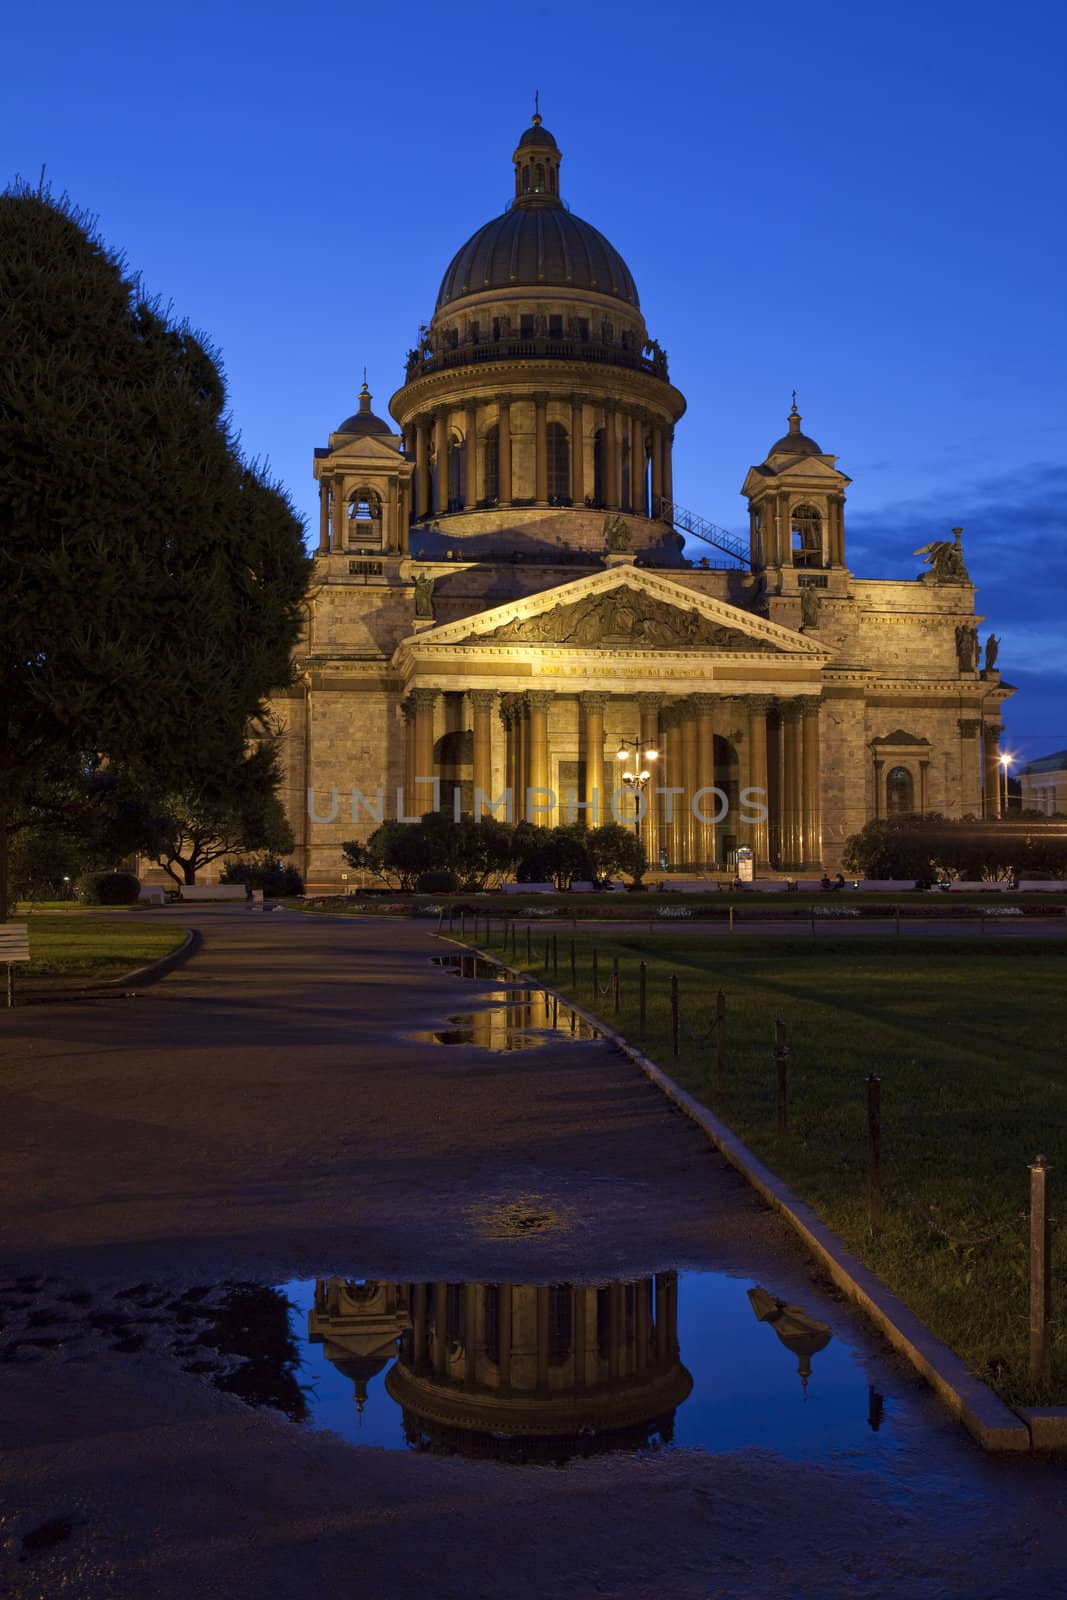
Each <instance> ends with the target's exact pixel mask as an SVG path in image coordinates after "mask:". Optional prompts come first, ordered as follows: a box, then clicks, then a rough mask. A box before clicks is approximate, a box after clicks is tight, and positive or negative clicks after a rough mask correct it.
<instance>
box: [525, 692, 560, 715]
mask: <svg viewBox="0 0 1067 1600" xmlns="http://www.w3.org/2000/svg"><path fill="white" fill-rule="evenodd" d="M555 698H556V692H555V690H554V689H527V691H526V704H527V705H528V706H529V708H530V710H531V711H547V710H548V708H549V706H550V705H551V704H552V702H553V700H554V699H555Z"/></svg>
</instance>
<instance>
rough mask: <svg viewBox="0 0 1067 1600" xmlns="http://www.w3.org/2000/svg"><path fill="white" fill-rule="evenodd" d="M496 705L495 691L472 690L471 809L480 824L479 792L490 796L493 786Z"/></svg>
mask: <svg viewBox="0 0 1067 1600" xmlns="http://www.w3.org/2000/svg"><path fill="white" fill-rule="evenodd" d="M495 704H496V690H495V689H472V690H471V719H472V723H473V727H474V759H473V763H472V770H471V776H472V778H473V793H472V796H471V809H472V811H473V813H474V820H475V822H478V821H479V820H480V819H481V816H482V802H481V801H480V800H479V798H478V792H479V790H480V791H481V793H482V794H484V795H489V794H490V792H491V790H492V786H493V707H494V706H495Z"/></svg>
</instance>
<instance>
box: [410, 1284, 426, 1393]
mask: <svg viewBox="0 0 1067 1600" xmlns="http://www.w3.org/2000/svg"><path fill="white" fill-rule="evenodd" d="M426 1338H427V1328H426V1285H425V1284H424V1283H417V1284H415V1287H414V1291H413V1293H412V1296H411V1365H412V1367H413V1368H414V1369H415V1371H416V1372H421V1371H422V1370H423V1369H424V1368H425V1366H426Z"/></svg>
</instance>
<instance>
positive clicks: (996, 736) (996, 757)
mask: <svg viewBox="0 0 1067 1600" xmlns="http://www.w3.org/2000/svg"><path fill="white" fill-rule="evenodd" d="M984 731H985V740H984V749H983V752H982V757H983V765H984V768H985V806H984V809H983V813H982V814H983V816H986V817H999V816H1000V736H1001V734H1002V733H1003V731H1004V730H1003V728H1002V727H1001V726H1000V724H999V722H987V723H986V725H985V730H984Z"/></svg>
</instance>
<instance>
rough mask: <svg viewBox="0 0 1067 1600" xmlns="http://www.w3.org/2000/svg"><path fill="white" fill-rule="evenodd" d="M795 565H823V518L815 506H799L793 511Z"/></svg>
mask: <svg viewBox="0 0 1067 1600" xmlns="http://www.w3.org/2000/svg"><path fill="white" fill-rule="evenodd" d="M792 521H793V565H794V567H821V566H822V564H823V560H822V518H821V517H820V516H819V513H818V512H817V511H816V509H815V507H814V506H797V507H796V508H795V510H794V512H793V519H792Z"/></svg>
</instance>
